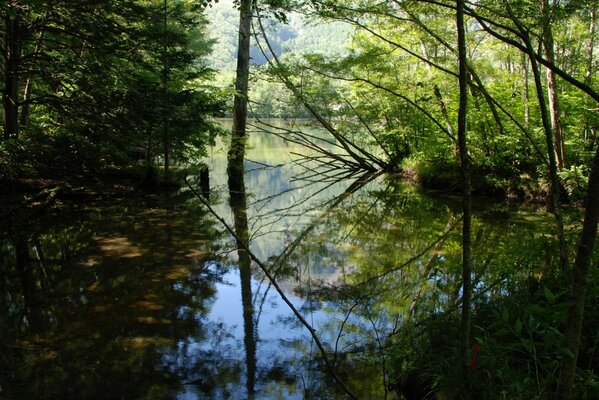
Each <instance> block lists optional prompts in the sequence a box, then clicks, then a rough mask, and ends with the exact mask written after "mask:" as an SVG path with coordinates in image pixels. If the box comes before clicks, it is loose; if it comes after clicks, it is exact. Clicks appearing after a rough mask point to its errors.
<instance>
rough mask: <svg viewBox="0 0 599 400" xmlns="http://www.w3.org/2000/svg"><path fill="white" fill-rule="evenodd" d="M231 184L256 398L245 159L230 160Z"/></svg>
mask: <svg viewBox="0 0 599 400" xmlns="http://www.w3.org/2000/svg"><path fill="white" fill-rule="evenodd" d="M227 171H228V183H229V204H230V206H231V210H232V211H233V220H234V222H233V228H234V230H235V234H236V235H237V240H238V243H237V254H238V257H239V259H238V265H239V276H240V278H241V301H242V308H243V332H244V340H243V342H244V344H245V353H246V373H247V382H246V383H247V393H248V398H250V399H253V398H254V394H255V379H256V338H255V324H254V305H253V302H252V271H251V259H250V256H249V254H248V253H247V252H246V251H244V250H243V248H244V247H247V246H249V230H248V218H247V200H246V193H245V180H244V168H243V157H241V158H239V157H236V158H229V166H228V168H227Z"/></svg>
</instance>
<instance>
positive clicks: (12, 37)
mask: <svg viewBox="0 0 599 400" xmlns="http://www.w3.org/2000/svg"><path fill="white" fill-rule="evenodd" d="M5 24H6V47H5V49H4V60H5V66H4V71H5V72H4V93H3V96H2V103H3V107H4V110H3V114H2V123H3V125H4V139H5V140H6V139H11V138H14V139H17V138H18V137H19V106H18V91H19V61H20V57H21V43H20V42H21V41H20V38H19V22H18V19H17V18H11V17H10V16H7V17H6V20H5Z"/></svg>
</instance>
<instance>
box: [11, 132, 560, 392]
mask: <svg viewBox="0 0 599 400" xmlns="http://www.w3.org/2000/svg"><path fill="white" fill-rule="evenodd" d="M302 129H303V130H304V131H306V132H312V133H315V134H316V135H320V134H322V133H317V132H315V131H312V130H311V129H313V128H310V127H302ZM250 138H251V139H250V141H249V143H248V151H247V155H246V161H245V171H246V172H245V175H244V179H243V185H244V187H245V191H244V190H237V189H235V190H230V189H231V188H230V187H229V184H228V181H227V174H226V169H227V165H226V163H227V162H226V158H227V157H226V154H227V152H226V147H227V145H226V143H225V144H222V145H220V146H215V147H214V148H211V149H209V153H210V154H209V156H208V157H207V158H206V159H205V160H204V161H205V163H206V164H207V165H208V166H209V170H210V193H209V195H207V194H205V195H206V197H207V198H208V201H209V203H210V204H211V206H212V207H213V209H214V210H215V211H216V213H217V214H218V215H219V216H220V217H222V218H223V219H224V221H225V222H226V223H227V224H228V225H229V226H230V227H231V229H233V230H234V231H235V232H236V234H237V235H238V240H236V239H235V238H233V237H232V236H231V235H230V234H229V233H228V231H226V230H225V228H224V226H223V224H221V222H219V221H218V220H217V219H216V218H214V216H213V215H211V214H210V213H209V212H208V209H207V207H206V206H205V205H204V204H203V202H202V201H201V200H200V199H199V198H198V197H196V196H195V195H194V193H192V192H191V191H190V190H189V189H188V188H184V189H182V190H181V191H180V192H178V193H176V194H172V195H170V196H158V197H139V198H130V199H123V200H119V201H111V202H97V203H94V204H84V205H81V204H79V205H78V204H76V203H73V204H68V207H61V208H57V209H52V208H51V209H49V210H47V211H46V212H44V213H43V214H40V215H28V216H26V217H23V218H20V219H18V218H14V220H13V221H8V220H6V221H3V223H2V232H1V236H0V240H1V241H0V251H1V254H0V268H1V272H0V276H2V278H1V280H0V349H1V351H0V369H1V376H0V398H9V399H13V398H14V399H71V398H72V399H163V398H164V399H189V400H193V399H242V398H252V399H308V398H314V399H336V398H346V397H347V395H346V394H345V393H344V392H343V390H342V389H341V387H340V385H339V384H338V383H336V381H335V380H334V379H333V377H332V374H331V371H330V370H331V368H333V369H334V370H335V372H336V374H337V375H338V377H339V378H340V379H342V380H343V381H344V382H345V384H346V385H347V386H348V387H349V388H350V389H351V390H352V391H353V392H354V393H355V394H356V396H357V397H359V398H363V399H369V398H371V399H381V398H396V397H397V396H396V394H395V391H394V390H395V389H394V387H393V385H392V383H394V381H395V377H394V374H395V371H396V370H397V368H398V365H399V364H401V363H402V362H405V360H403V359H402V357H403V356H402V354H398V353H397V351H396V348H395V347H393V346H391V344H392V343H393V341H394V339H393V338H395V337H400V336H402V335H403V334H404V333H405V332H407V331H408V330H409V329H410V327H411V326H414V325H415V324H417V323H418V322H419V321H422V320H424V319H426V318H430V317H431V316H433V315H437V314H441V313H443V312H446V311H448V310H449V311H451V310H452V309H457V308H458V307H459V297H460V293H459V288H460V276H461V270H460V251H461V250H460V230H461V229H460V227H461V224H460V206H459V199H458V198H455V197H452V196H441V195H435V194H431V193H428V194H426V193H422V192H420V191H419V190H418V189H417V188H415V187H414V186H413V185H410V184H408V183H405V182H402V181H401V180H400V179H398V178H397V177H393V176H385V175H363V174H357V173H350V172H347V171H345V172H344V171H339V170H335V169H328V168H327V174H326V175H322V174H319V173H318V172H319V168H322V167H323V166H322V165H320V166H319V164H318V163H317V162H316V161H315V160H312V161H313V162H310V160H308V159H306V158H305V156H307V155H309V154H308V153H306V149H305V148H302V147H301V146H299V145H298V144H296V143H292V142H286V141H285V140H284V138H281V137H278V136H275V135H272V134H270V133H266V132H252V133H251V135H250ZM328 145H330V144H327V143H323V146H328ZM302 155H303V156H302ZM324 167H325V168H326V166H324ZM190 181H191V182H192V186H194V187H197V186H198V182H197V180H196V179H193V177H192V179H190ZM238 189H239V188H238ZM551 227H552V219H551V217H550V216H549V215H547V214H546V213H545V212H543V211H539V210H536V209H534V208H530V207H524V206H522V205H514V204H507V203H504V202H497V201H490V200H489V199H478V201H477V205H476V206H475V221H474V238H473V243H474V244H473V254H474V269H475V277H474V283H475V288H476V290H475V298H479V299H489V298H494V297H497V296H502V295H504V294H505V293H507V292H509V291H510V290H512V288H513V285H514V282H516V281H518V280H525V279H527V277H529V276H534V275H535V274H542V273H543V268H544V266H545V265H548V260H550V259H551V257H553V256H554V243H553V239H552V236H551ZM241 243H249V248H250V250H251V252H252V253H253V254H254V255H255V256H256V257H257V259H259V260H261V262H262V263H263V264H264V266H265V268H267V271H268V272H269V274H270V275H272V276H273V277H274V278H275V280H276V283H277V286H278V287H279V288H280V290H281V291H282V292H283V293H284V295H285V297H286V298H287V299H288V301H289V302H290V303H291V304H292V305H293V306H294V307H295V308H296V309H297V310H298V312H299V313H300V314H301V315H302V317H303V319H304V320H305V321H306V322H307V323H308V324H309V325H310V326H311V327H313V329H314V332H315V334H316V335H317V337H318V338H319V341H320V342H321V343H322V346H323V347H324V349H325V350H326V352H327V355H328V363H329V365H328V366H327V364H326V363H325V362H324V361H323V357H322V355H321V353H320V351H319V348H318V346H317V343H316V342H315V340H314V338H313V337H312V336H311V334H310V331H309V330H308V329H307V328H306V326H304V325H303V324H302V323H301V322H300V321H299V320H298V318H297V317H296V316H295V315H294V313H293V311H292V310H291V308H290V307H289V305H288V304H287V303H286V302H285V301H284V300H283V299H282V297H281V295H280V294H279V293H278V292H277V290H276V288H275V286H274V285H273V282H271V281H270V280H269V279H268V278H267V277H266V275H265V271H264V270H263V269H262V268H261V267H260V265H258V263H256V262H255V261H253V260H252V259H251V258H250V256H249V254H248V253H247V252H245V251H244V250H242V249H239V247H240V245H241ZM477 296H478V297H477ZM457 329H458V328H457V326H456V327H451V326H448V327H447V335H448V340H453V339H451V332H456V331H457ZM454 340H455V342H456V346H457V340H458V338H457V337H455V338H454ZM394 349H395V350H394Z"/></svg>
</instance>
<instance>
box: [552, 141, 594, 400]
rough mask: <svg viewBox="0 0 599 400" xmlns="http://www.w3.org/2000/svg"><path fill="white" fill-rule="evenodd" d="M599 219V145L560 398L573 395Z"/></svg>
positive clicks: (578, 260) (565, 399)
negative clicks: (569, 355) (569, 352)
mask: <svg viewBox="0 0 599 400" xmlns="http://www.w3.org/2000/svg"><path fill="white" fill-rule="evenodd" d="M598 220H599V146H598V147H597V150H596V152H595V158H594V160H593V165H592V167H591V174H590V176H589V186H588V189H587V198H586V208H585V213H584V223H583V226H582V234H581V236H580V240H579V242H578V251H577V253H576V259H575V261H574V270H573V273H572V287H571V290H570V304H569V309H568V323H567V324H566V332H565V342H566V348H567V349H568V350H570V351H571V352H572V354H573V357H564V359H563V360H562V363H561V366H560V376H559V383H558V389H557V400H568V399H570V398H571V393H572V386H573V385H574V377H575V373H576V362H577V360H578V349H579V346H580V333H581V331H582V321H583V317H584V301H585V296H586V290H587V283H588V275H589V267H590V265H591V260H592V256H593V250H594V247H595V241H596V238H597V222H598Z"/></svg>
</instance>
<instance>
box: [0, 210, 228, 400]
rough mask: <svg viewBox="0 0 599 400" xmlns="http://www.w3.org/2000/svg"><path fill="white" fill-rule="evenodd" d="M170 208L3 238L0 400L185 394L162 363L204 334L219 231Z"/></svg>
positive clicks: (55, 222) (85, 217)
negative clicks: (183, 344) (182, 341)
mask: <svg viewBox="0 0 599 400" xmlns="http://www.w3.org/2000/svg"><path fill="white" fill-rule="evenodd" d="M178 201H180V200H178ZM138 204H139V203H138ZM167 208H168V207H167ZM167 208H164V207H160V208H149V209H148V208H145V207H140V206H138V205H137V204H136V203H135V202H132V203H129V204H123V205H120V206H116V207H111V208H90V209H87V210H73V211H72V212H69V211H67V210H57V211H51V212H49V213H46V214H45V215H41V216H40V217H39V218H37V219H35V220H32V221H30V222H31V223H27V221H25V222H26V223H21V224H16V223H15V224H13V225H12V226H10V227H3V232H2V236H1V237H0V249H1V259H0V269H1V271H0V275H2V276H3V279H1V280H0V315H2V317H0V343H1V347H2V351H1V353H2V356H0V363H1V369H2V371H3V373H2V374H0V387H1V390H2V391H1V392H0V397H1V398H11V399H13V398H14V399H33V398H35V399H56V398H61V399H70V398H73V399H75V398H76V399H86V398H99V396H101V397H102V398H140V397H147V398H164V397H169V396H170V395H172V394H173V393H175V392H176V391H178V390H179V388H180V387H181V385H182V384H183V383H184V382H186V380H187V376H186V371H181V370H178V369H177V368H175V366H174V365H173V364H172V363H171V362H170V361H169V356H168V355H169V354H176V353H177V351H178V348H179V342H180V339H179V338H180V337H185V336H194V337H196V338H202V337H206V336H208V335H211V334H212V332H210V331H207V330H206V329H205V327H204V326H203V324H202V319H203V317H202V316H203V315H204V314H205V313H206V312H207V310H208V309H209V307H210V304H211V301H212V300H211V299H212V298H213V295H214V282H215V281H216V280H217V279H218V273H217V271H212V270H211V268H209V266H210V265H211V263H208V261H209V260H210V257H211V254H212V253H213V251H214V249H213V248H212V243H214V241H213V238H214V237H215V235H216V231H215V230H214V229H212V228H211V227H210V226H209V225H206V223H205V222H203V221H201V218H198V215H197V214H196V213H195V212H194V213H191V212H190V213H188V212H185V211H182V210H178V211H177V212H172V211H169V210H168V209H167ZM15 221H16V219H15ZM190 227H195V229H193V233H191V234H190V231H189V228H190ZM14 232H18V234H15V233H14ZM107 382H110V384H107Z"/></svg>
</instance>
